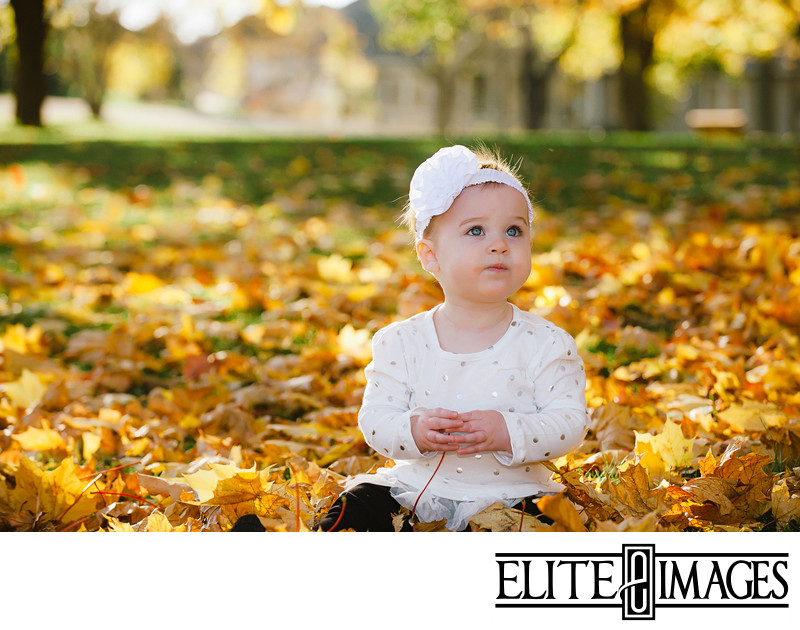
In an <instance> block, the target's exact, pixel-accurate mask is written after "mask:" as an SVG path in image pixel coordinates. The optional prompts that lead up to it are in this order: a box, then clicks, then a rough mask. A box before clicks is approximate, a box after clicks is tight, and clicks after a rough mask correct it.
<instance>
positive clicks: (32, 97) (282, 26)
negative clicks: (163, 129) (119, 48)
mask: <svg viewBox="0 0 800 630" xmlns="http://www.w3.org/2000/svg"><path fill="white" fill-rule="evenodd" d="M133 1H135V0H114V1H110V2H106V3H105V5H108V6H112V7H124V6H125V5H126V4H127V3H128V2H133ZM298 2H299V0H292V1H291V2H289V3H285V2H282V3H280V4H278V3H277V2H276V1H275V0H262V2H261V3H260V4H258V5H254V9H253V10H254V12H255V14H256V15H259V16H261V17H263V18H264V19H265V20H266V21H267V22H268V24H269V25H270V27H271V28H273V29H274V30H280V31H283V32H289V31H291V29H292V28H294V24H295V21H296V11H297V4H298ZM96 4H97V0H0V10H5V9H6V6H10V8H11V11H12V12H13V15H14V25H15V33H14V38H15V42H16V48H17V59H16V60H17V64H16V70H15V80H14V95H15V98H16V119H17V122H18V123H20V124H22V125H33V126H41V125H42V118H41V109H42V104H43V103H44V99H45V94H46V89H45V72H44V69H45V50H46V47H45V43H46V40H47V37H48V34H49V33H50V32H51V30H52V29H53V28H54V27H55V26H56V25H61V26H65V24H62V23H61V22H58V20H56V22H55V23H54V21H53V20H54V16H56V14H57V12H58V10H59V9H62V8H63V9H64V10H67V9H68V10H69V11H70V12H72V13H70V14H71V15H75V14H76V13H75V11H80V10H81V7H89V9H90V10H91V11H92V12H93V13H94V15H95V16H99V14H97V12H96V11H94V6H95V5H96ZM224 4H225V1H224V0H212V1H210V2H207V3H204V4H203V5H202V7H197V6H194V7H189V10H199V9H200V8H202V9H203V10H207V11H212V12H216V13H215V14H216V15H217V16H218V17H220V20H218V22H219V25H220V28H222V26H223V25H224V24H223V20H222V19H221V17H222V16H223V14H224V11H223V6H224ZM166 10H167V7H165V8H164V9H163V11H166ZM78 14H79V13H78ZM64 15H67V13H64V12H61V13H58V19H63V16H64ZM183 17H184V16H181V15H170V16H169V18H170V19H169V23H170V25H171V27H172V28H173V30H176V29H177V28H179V27H180V26H181V23H182V18H183ZM0 24H2V21H0ZM114 28H115V27H112V26H111V25H110V24H109V23H105V24H104V26H103V27H98V28H96V29H94V30H92V29H86V30H85V31H84V30H81V32H80V34H77V33H76V34H72V35H70V37H77V38H78V40H79V41H75V42H74V44H75V46H78V47H80V49H81V50H80V51H74V55H73V56H72V58H71V59H66V60H65V63H66V67H67V73H70V72H72V74H73V76H80V77H81V83H82V91H83V93H84V97H85V98H86V100H87V102H88V103H89V104H90V108H91V109H92V111H93V112H95V110H96V111H97V112H98V113H99V110H100V106H101V104H102V97H103V95H104V81H105V78H104V76H105V71H106V62H105V59H104V57H105V54H106V53H108V51H109V50H110V49H111V44H110V43H109V42H110V40H111V39H112V34H113V32H121V31H114V30H113V29H114ZM0 35H2V33H0ZM89 40H91V43H88V41H89ZM87 51H88V52H87ZM75 55H77V57H76V56H75ZM87 70H88V72H87ZM94 71H97V72H98V73H99V76H98V77H95V78H93V79H92V80H90V79H89V76H88V75H89V73H91V72H94Z"/></svg>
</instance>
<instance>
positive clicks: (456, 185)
mask: <svg viewBox="0 0 800 630" xmlns="http://www.w3.org/2000/svg"><path fill="white" fill-rule="evenodd" d="M488 182H496V183H498V184H505V185H506V186H511V188H513V189H515V190H518V191H519V192H520V193H522V195H523V196H524V197H525V202H526V203H527V204H528V223H529V224H530V223H532V222H533V206H531V201H530V199H529V198H528V193H527V192H526V191H525V188H524V187H523V185H522V184H521V183H520V182H519V180H518V179H517V178H516V177H514V176H513V175H510V174H509V173H504V172H503V171H498V170H495V169H493V168H481V166H480V163H479V162H478V158H477V157H476V155H475V154H474V153H473V152H472V151H470V150H469V149H468V148H467V147H464V146H461V145H458V144H457V145H455V146H452V147H446V148H444V149H439V150H438V151H437V152H436V153H434V154H433V155H432V156H431V157H429V158H428V159H427V160H425V161H424V162H423V163H422V164H420V165H419V167H418V168H417V170H416V171H415V172H414V176H413V177H412V178H411V187H410V189H409V194H408V200H409V202H410V204H411V209H412V211H413V212H414V219H415V222H416V232H417V240H420V239H422V236H423V234H424V233H425V229H426V228H427V227H428V224H429V223H430V222H431V219H432V218H433V217H435V216H437V215H440V214H443V213H445V212H446V211H447V209H448V208H449V207H450V205H451V204H452V203H453V201H455V198H456V197H458V195H460V194H461V191H462V190H464V189H465V188H467V187H468V186H476V185H478V184H486V183H488Z"/></svg>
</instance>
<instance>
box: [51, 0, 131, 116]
mask: <svg viewBox="0 0 800 630" xmlns="http://www.w3.org/2000/svg"><path fill="white" fill-rule="evenodd" d="M52 25H53V27H54V29H58V36H59V40H60V41H59V44H60V48H61V54H60V56H59V60H58V71H59V74H60V75H61V76H62V78H64V79H66V80H67V81H69V82H71V83H72V84H74V85H75V86H77V88H78V90H79V91H80V94H81V97H82V98H83V100H84V101H86V104H87V105H88V106H89V110H90V111H91V112H92V116H94V117H95V118H100V115H101V110H102V107H103V101H104V100H105V96H106V91H107V87H108V74H109V52H110V51H111V49H112V47H113V46H114V44H115V43H116V42H118V41H119V40H120V39H121V38H122V37H123V36H124V35H125V33H127V32H128V31H126V29H125V28H123V27H122V25H120V23H119V15H118V14H117V13H116V12H111V13H100V12H99V11H98V10H97V6H96V3H95V2H79V3H74V2H73V3H70V4H68V5H67V6H65V7H64V8H62V9H61V10H60V11H59V12H58V13H57V14H56V15H55V16H54V17H53V20H52Z"/></svg>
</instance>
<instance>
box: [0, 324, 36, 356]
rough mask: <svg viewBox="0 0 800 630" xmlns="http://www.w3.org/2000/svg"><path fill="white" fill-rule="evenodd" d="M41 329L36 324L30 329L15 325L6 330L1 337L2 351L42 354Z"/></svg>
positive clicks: (0, 346)
mask: <svg viewBox="0 0 800 630" xmlns="http://www.w3.org/2000/svg"><path fill="white" fill-rule="evenodd" d="M42 335H43V331H42V329H41V327H39V326H38V325H36V324H34V325H33V326H31V327H30V328H25V326H23V325H22V324H14V325H13V326H9V327H8V328H6V330H5V332H4V333H3V334H2V335H0V350H13V351H14V352H18V353H20V354H27V353H28V352H41V350H42Z"/></svg>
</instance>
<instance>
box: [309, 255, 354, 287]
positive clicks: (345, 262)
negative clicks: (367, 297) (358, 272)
mask: <svg viewBox="0 0 800 630" xmlns="http://www.w3.org/2000/svg"><path fill="white" fill-rule="evenodd" d="M317 273H319V276H320V278H322V279H323V280H327V281H328V282H337V283H339V284H349V283H351V282H354V281H355V280H356V276H355V274H354V273H353V261H352V260H350V259H349V258H345V257H344V256H342V255H340V254H331V255H330V256H327V257H326V258H320V259H319V260H318V261H317Z"/></svg>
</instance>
